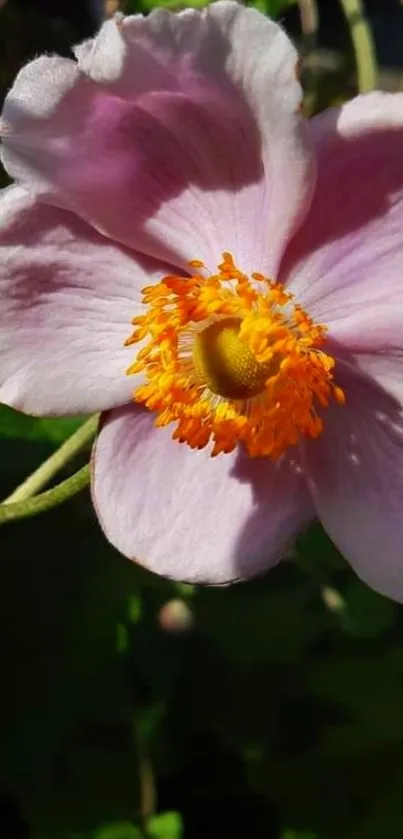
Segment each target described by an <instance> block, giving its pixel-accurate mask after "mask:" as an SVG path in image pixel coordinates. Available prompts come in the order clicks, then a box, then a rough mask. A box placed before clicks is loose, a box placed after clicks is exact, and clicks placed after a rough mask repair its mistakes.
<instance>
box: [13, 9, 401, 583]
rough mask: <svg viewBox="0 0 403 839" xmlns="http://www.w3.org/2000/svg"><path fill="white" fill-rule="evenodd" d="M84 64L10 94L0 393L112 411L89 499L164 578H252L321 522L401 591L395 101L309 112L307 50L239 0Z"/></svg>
mask: <svg viewBox="0 0 403 839" xmlns="http://www.w3.org/2000/svg"><path fill="white" fill-rule="evenodd" d="M76 58H77V61H76V62H74V61H70V60H68V59H65V58H59V57H49V56H44V57H41V58H38V59H37V60H35V61H33V62H32V63H31V64H29V65H28V66H26V67H25V68H24V69H23V70H22V71H21V73H20V74H19V76H18V78H17V79H16V82H15V84H14V87H13V89H12V90H11V92H10V93H9V95H8V97H7V100H6V103H5V107H4V114H3V122H2V135H3V151H2V155H3V162H4V165H5V167H6V169H7V171H8V172H9V174H10V175H11V176H12V177H13V178H14V179H15V181H16V185H14V186H12V187H10V188H9V189H7V190H5V191H4V192H3V194H2V197H1V201H0V210H1V217H2V219H1V234H0V237H1V246H2V248H3V263H2V264H3V271H2V275H1V278H0V289H1V307H0V342H1V356H0V357H1V364H0V399H1V400H2V401H3V402H5V403H7V404H9V405H12V406H14V407H16V408H18V409H20V410H22V411H26V412H28V413H32V414H38V415H61V414H77V413H89V412H92V411H98V410H100V411H103V412H104V413H103V417H102V421H101V427H100V432H99V435H98V439H97V441H96V444H95V448H94V455H93V482H92V492H93V498H94V504H95V508H96V510H97V513H98V516H99V519H100V522H101V525H102V527H103V529H104V531H105V534H106V536H107V538H108V539H109V540H110V541H111V542H112V544H113V545H115V546H116V547H117V548H118V550H119V551H121V552H122V553H123V554H125V555H126V556H127V557H130V558H132V559H138V561H139V562H141V563H142V564H144V565H146V566H147V567H149V568H151V569H152V570H154V571H156V572H158V573H160V574H164V575H166V576H168V577H173V578H178V579H182V580H190V581H196V582H204V581H206V582H210V583H224V582H227V581H230V580H234V579H238V578H244V577H248V576H253V575H254V574H258V573H259V572H261V571H263V570H264V569H267V568H269V567H270V566H273V565H274V564H275V563H277V562H278V560H279V559H280V558H281V557H282V556H283V555H284V552H285V550H286V548H287V546H288V545H289V543H290V540H291V539H292V537H293V535H294V534H295V533H296V531H297V530H298V529H299V528H301V527H302V526H304V525H305V524H306V523H307V522H309V521H310V520H311V519H312V518H313V517H314V516H315V515H317V516H319V518H320V519H321V521H322V522H323V525H324V527H325V528H326V530H327V532H328V533H329V535H330V537H331V538H332V539H333V540H334V542H335V543H336V545H337V546H338V547H339V549H340V550H341V551H342V552H343V553H344V554H345V556H346V557H347V559H348V560H349V561H350V562H351V564H352V566H353V568H354V569H355V570H356V572H357V573H358V574H359V575H360V576H361V577H362V578H363V579H364V580H366V581H367V582H368V583H369V584H370V585H372V586H373V587H374V588H376V589H378V590H379V591H381V592H384V593H386V594H388V595H391V596H392V597H395V598H397V599H403V513H402V510H403V422H402V399H403V378H402V374H403V282H402V271H403V153H402V149H403V96H402V94H382V93H373V94H370V95H367V96H360V97H358V98H357V99H355V100H353V101H351V102H349V103H348V104H346V105H345V106H344V107H342V108H340V109H335V110H331V111H329V112H327V113H324V114H322V115H320V116H318V117H316V118H315V119H314V120H312V121H311V123H310V124H309V125H307V124H305V123H304V121H303V119H302V117H301V115H300V99H301V91H300V86H299V84H298V81H297V79H296V63H297V56H296V52H295V50H294V48H293V46H292V44H291V43H290V41H289V40H288V38H287V37H286V35H285V34H284V33H283V31H282V30H281V28H280V27H279V26H277V24H275V23H273V22H272V21H270V20H268V19H267V18H264V17H263V16H261V15H260V14H259V13H258V12H256V11H255V10H252V9H247V8H243V7H241V6H238V5H236V4H234V3H231V2H218V3H216V4H213V5H211V6H210V7H209V8H208V9H206V10H204V11H202V12H199V11H194V10H188V11H185V12H183V13H181V14H179V15H173V14H170V13H168V12H166V11H163V10H161V9H159V10H157V11H155V12H153V13H152V14H151V15H150V16H149V17H148V18H146V19H144V18H142V17H141V16H136V17H128V18H126V19H122V18H115V19H114V20H111V21H109V22H107V23H105V25H104V26H103V27H102V29H101V31H100V33H99V35H98V36H97V37H96V38H95V39H94V40H93V41H87V42H85V43H84V44H81V45H80V46H78V47H77V48H76ZM315 162H316V170H317V180H316V188H315ZM190 263H192V264H190ZM217 266H218V267H217ZM184 278H186V279H184ZM144 287H146V290H145V292H144V296H142V291H141V290H142V289H143V288H144ZM132 318H133V319H134V326H130V322H131V319H132ZM133 329H134V332H133V336H132V337H130V333H131V331H133ZM125 339H128V340H125ZM128 368H129V373H130V375H126V371H127V369H128ZM133 393H134V397H133ZM172 435H174V438H176V439H172ZM178 440H181V441H182V444H180V442H178ZM212 453H213V454H215V455H217V456H215V457H212V456H211V455H212Z"/></svg>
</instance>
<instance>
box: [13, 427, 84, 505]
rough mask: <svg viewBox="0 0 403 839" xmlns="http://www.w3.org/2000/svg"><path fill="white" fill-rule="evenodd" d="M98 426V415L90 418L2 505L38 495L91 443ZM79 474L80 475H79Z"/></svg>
mask: <svg viewBox="0 0 403 839" xmlns="http://www.w3.org/2000/svg"><path fill="white" fill-rule="evenodd" d="M97 426H98V414H95V415H94V416H93V417H90V419H89V420H87V422H85V423H84V424H83V425H81V426H80V428H78V429H77V431H75V432H74V434H72V435H71V437H69V438H68V440H66V442H65V443H63V444H62V445H61V446H60V448H59V449H57V451H55V452H54V454H52V455H51V456H50V457H49V458H48V459H47V460H45V462H44V463H42V464H41V465H40V466H39V468H38V469H36V470H35V472H33V473H32V475H29V477H28V478H26V480H25V481H24V482H23V483H22V484H20V486H19V487H17V489H15V490H14V492H12V493H11V495H9V496H8V497H7V498H5V500H4V501H2V502H1V503H2V504H14V503H17V502H19V501H25V500H26V499H27V498H31V497H32V496H33V495H36V493H37V492H39V491H40V490H41V489H42V487H44V486H46V484H48V483H49V481H50V480H51V479H52V478H53V477H54V475H56V473H57V472H59V470H60V469H61V468H62V467H63V466H64V465H65V464H66V463H68V461H69V460H71V458H72V457H74V455H76V454H77V453H78V452H79V451H81V449H83V448H85V446H86V445H87V444H88V443H90V442H91V441H92V439H93V437H94V436H95V432H96V430H97ZM77 474H78V473H77Z"/></svg>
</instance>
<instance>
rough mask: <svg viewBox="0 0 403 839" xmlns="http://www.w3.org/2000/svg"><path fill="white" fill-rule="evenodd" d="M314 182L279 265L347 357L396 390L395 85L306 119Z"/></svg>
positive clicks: (400, 389) (398, 170)
mask: <svg viewBox="0 0 403 839" xmlns="http://www.w3.org/2000/svg"><path fill="white" fill-rule="evenodd" d="M312 131H313V135H314V137H315V139H316V144H317V150H318V182H317V189H316V194H315V197H314V200H313V203H312V205H311V209H310V211H309V214H308V216H307V218H306V219H305V222H304V224H303V226H302V228H301V229H300V231H299V233H298V234H297V236H296V237H295V239H294V241H293V242H292V243H291V246H290V248H289V250H288V251H287V253H286V257H285V260H284V264H283V266H282V275H283V277H286V278H287V279H288V283H289V285H290V287H291V289H292V291H293V292H294V293H295V295H296V296H297V297H298V299H299V301H300V302H302V303H303V305H304V306H305V307H306V308H307V309H308V311H309V313H310V314H311V315H312V317H314V318H315V320H317V321H319V322H322V323H326V324H327V325H328V327H329V335H330V337H331V338H332V339H334V340H335V341H336V342H338V343H339V344H342V345H343V346H344V347H345V348H346V349H347V350H349V351H350V352H351V353H352V354H353V356H354V362H355V364H356V365H358V367H359V368H360V369H361V370H362V371H363V372H365V373H368V374H370V375H371V376H373V377H374V378H375V379H376V380H377V381H378V382H379V383H380V384H381V385H382V386H384V387H388V388H389V389H390V391H391V392H392V393H394V394H395V395H396V396H398V397H399V398H400V399H403V282H402V261H403V155H402V147H403V94H400V93H399V94H386V93H371V94H368V95H365V96H359V97H357V98H356V99H355V100H353V101H352V102H349V103H348V104H347V105H344V106H343V107H342V108H341V109H339V110H337V111H329V112H327V113H325V114H323V115H320V116H319V117H316V118H315V120H313V121H312Z"/></svg>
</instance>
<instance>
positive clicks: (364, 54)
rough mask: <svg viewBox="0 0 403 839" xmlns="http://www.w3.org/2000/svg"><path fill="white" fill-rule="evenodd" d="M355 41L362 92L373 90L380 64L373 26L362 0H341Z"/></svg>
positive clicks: (358, 75) (359, 84)
mask: <svg viewBox="0 0 403 839" xmlns="http://www.w3.org/2000/svg"><path fill="white" fill-rule="evenodd" d="M340 3H341V5H342V7H343V11H344V14H345V16H346V18H347V23H348V26H349V29H350V34H351V39H352V42H353V47H354V52H355V61H356V65H357V81H358V90H359V92H360V93H367V92H368V91H369V90H373V89H374V88H375V87H376V84H377V78H378V66H377V60H376V55H375V47H374V41H373V37H372V32H371V27H370V25H369V23H368V21H367V19H366V17H365V13H364V7H363V4H362V0H340Z"/></svg>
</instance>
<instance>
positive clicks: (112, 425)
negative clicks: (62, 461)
mask: <svg viewBox="0 0 403 839" xmlns="http://www.w3.org/2000/svg"><path fill="white" fill-rule="evenodd" d="M171 434H172V429H171V428H163V429H157V428H155V426H154V416H153V415H152V413H150V412H148V411H147V410H145V409H144V410H142V409H139V408H137V407H136V406H134V405H133V406H127V407H126V408H122V409H119V410H115V411H111V412H110V413H109V414H107V415H105V416H104V418H103V424H102V427H101V431H100V434H99V437H98V440H97V442H96V445H95V450H94V455H93V487H92V492H93V500H94V504H95V508H96V511H97V513H98V516H99V519H100V522H101V526H102V528H103V530H104V532H105V534H106V536H107V538H108V539H109V541H110V542H112V544H113V545H114V546H115V547H116V548H117V549H118V550H119V551H120V552H121V553H122V554H124V555H125V556H127V557H129V558H130V559H133V560H136V561H138V562H139V563H141V564H142V565H144V566H146V567H147V568H149V569H151V570H152V571H155V572H156V573H158V574H162V575H164V576H166V577H171V578H173V579H176V580H183V581H185V580H186V581H188V582H197V583H212V584H220V583H226V582H230V581H233V580H236V579H239V578H246V577H253V576H254V575H256V574H259V573H261V572H262V571H264V570H266V569H268V568H270V567H271V566H273V565H274V564H276V563H277V562H278V561H279V560H280V559H281V557H282V556H283V554H284V552H285V551H286V549H287V547H288V545H289V543H290V539H291V537H292V535H293V534H294V533H295V532H296V530H297V529H298V528H299V527H300V526H301V525H302V524H305V523H306V522H307V521H308V520H309V519H310V518H311V517H312V507H311V502H310V500H309V498H308V494H307V491H306V487H305V483H304V479H303V478H302V475H301V471H300V470H298V468H297V467H296V466H295V465H293V466H291V465H290V464H289V463H283V464H281V465H278V466H277V467H276V466H273V464H272V463H271V462H270V461H269V460H267V459H264V458H261V459H260V458H259V459H258V458H255V459H252V458H247V457H246V456H244V455H239V454H231V455H219V456H218V457H216V458H211V457H210V455H209V452H208V451H207V450H206V449H204V450H202V451H193V450H192V449H190V448H189V447H188V446H186V445H184V446H182V445H181V444H180V443H178V442H176V441H173V440H172V439H171Z"/></svg>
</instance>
